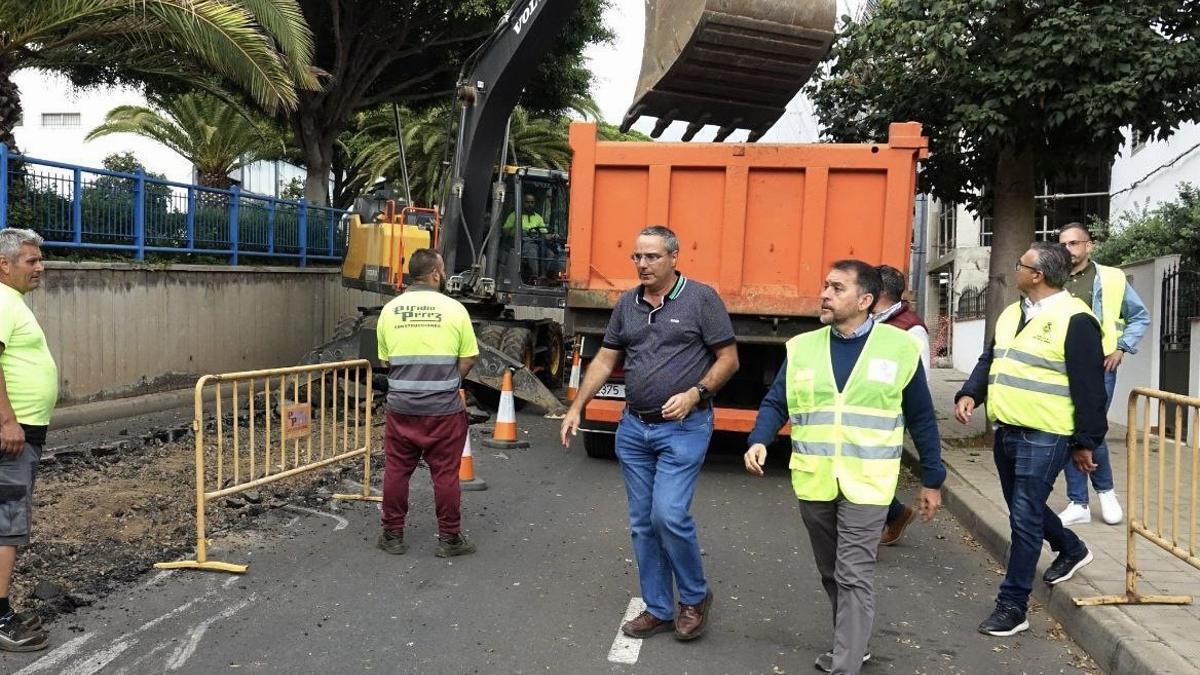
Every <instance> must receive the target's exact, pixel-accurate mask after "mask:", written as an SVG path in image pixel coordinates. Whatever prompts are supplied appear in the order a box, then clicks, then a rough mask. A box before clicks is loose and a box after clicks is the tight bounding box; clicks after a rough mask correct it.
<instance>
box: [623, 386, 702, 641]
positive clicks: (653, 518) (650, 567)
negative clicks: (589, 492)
mask: <svg viewBox="0 0 1200 675" xmlns="http://www.w3.org/2000/svg"><path fill="white" fill-rule="evenodd" d="M712 430H713V411H712V409H711V408H709V409H706V410H696V411H693V412H692V413H691V414H690V415H688V416H687V417H685V418H684V419H682V420H678V421H673V422H663V423H661V424H647V423H645V422H643V421H641V420H640V419H638V418H637V417H635V416H633V415H631V414H629V413H628V412H626V413H625V416H624V417H622V418H621V424H620V425H619V426H618V427H617V439H616V450H617V459H619V460H620V462H621V472H622V473H624V475H625V494H626V495H627V496H628V498H629V529H630V530H631V531H632V534H633V553H634V556H635V557H636V558H637V564H638V578H639V580H640V582H641V588H642V598H643V599H644V600H645V601H646V609H647V610H648V611H649V612H650V613H651V614H653V615H654V616H656V617H658V618H659V619H664V620H665V619H671V618H673V617H674V616H675V587H676V586H678V587H679V601H680V602H682V603H684V604H687V605H696V604H699V603H701V602H703V601H704V597H705V596H706V595H708V582H707V581H706V580H705V579H704V569H703V566H702V565H701V562H700V542H699V540H698V539H697V538H696V523H695V521H693V520H692V514H691V508H692V496H693V495H695V493H696V481H697V479H698V478H699V477H700V466H701V465H702V464H704V456H705V454H707V453H708V441H709V438H711V437H712Z"/></svg>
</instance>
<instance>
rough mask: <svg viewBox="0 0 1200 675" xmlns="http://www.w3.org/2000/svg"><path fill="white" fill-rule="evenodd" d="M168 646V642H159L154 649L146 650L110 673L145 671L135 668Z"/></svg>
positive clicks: (127, 673) (127, 674)
mask: <svg viewBox="0 0 1200 675" xmlns="http://www.w3.org/2000/svg"><path fill="white" fill-rule="evenodd" d="M169 646H171V645H170V643H167V642H162V643H159V645H158V646H157V647H155V648H154V649H151V650H150V651H148V652H146V653H145V654H142V655H141V656H139V657H137V659H136V660H135V661H134V662H133V663H131V664H129V665H127V666H122V667H121V668H120V669H119V670H117V672H115V673H113V674H112V675H129V673H136V672H145V671H144V670H136V668H137V667H138V666H140V665H141V664H142V663H144V662H146V661H147V660H149V659H152V658H154V655H155V654H157V653H159V652H161V651H162V650H164V649H166V648H167V647H169Z"/></svg>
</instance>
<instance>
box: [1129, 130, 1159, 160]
mask: <svg viewBox="0 0 1200 675" xmlns="http://www.w3.org/2000/svg"><path fill="white" fill-rule="evenodd" d="M1130 136H1131V137H1132V138H1131V140H1130V143H1129V145H1130V147H1129V156H1130V157H1133V156H1134V155H1136V154H1138V153H1139V152H1141V151H1142V148H1144V147H1146V144H1147V143H1149V142H1150V141H1152V140H1154V139H1153V138H1152V137H1151V136H1150V134H1148V133H1144V132H1138V131H1132V130H1131V131H1130Z"/></svg>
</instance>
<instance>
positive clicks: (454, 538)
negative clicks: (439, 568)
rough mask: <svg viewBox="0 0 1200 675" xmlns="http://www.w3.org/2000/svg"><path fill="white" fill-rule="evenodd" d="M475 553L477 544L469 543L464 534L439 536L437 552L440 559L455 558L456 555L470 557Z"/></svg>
mask: <svg viewBox="0 0 1200 675" xmlns="http://www.w3.org/2000/svg"><path fill="white" fill-rule="evenodd" d="M474 552H475V544H472V543H471V542H469V541H467V538H466V537H464V536H462V534H450V535H438V545H437V552H436V553H435V554H434V555H436V556H437V557H439V558H453V557H454V556H456V555H470V554H472V553H474Z"/></svg>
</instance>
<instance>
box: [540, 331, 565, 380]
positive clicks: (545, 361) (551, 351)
mask: <svg viewBox="0 0 1200 675" xmlns="http://www.w3.org/2000/svg"><path fill="white" fill-rule="evenodd" d="M565 353H566V346H565V345H564V344H563V329H562V324H558V323H551V324H548V325H547V329H546V351H544V352H542V355H541V359H540V360H541V363H540V365H541V366H542V372H541V377H542V382H544V383H546V386H547V387H549V388H550V389H557V388H559V387H561V386H562V383H563V369H564V368H565V367H566V357H565V356H564V354H565Z"/></svg>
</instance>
